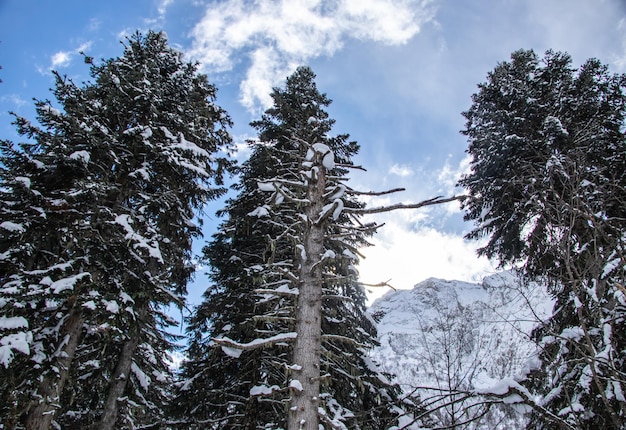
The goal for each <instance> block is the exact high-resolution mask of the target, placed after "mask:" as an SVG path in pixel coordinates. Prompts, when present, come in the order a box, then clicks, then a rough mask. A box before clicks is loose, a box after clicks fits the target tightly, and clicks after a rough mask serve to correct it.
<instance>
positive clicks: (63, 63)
mask: <svg viewBox="0 0 626 430" xmlns="http://www.w3.org/2000/svg"><path fill="white" fill-rule="evenodd" d="M90 47H91V42H86V43H83V44H82V45H80V46H79V47H78V48H76V49H74V50H72V51H58V52H56V53H54V54H52V56H51V57H50V67H49V70H57V69H62V68H66V67H69V65H70V64H71V62H72V59H73V58H74V57H75V56H76V55H78V54H80V53H81V52H85V51H87V50H88V49H89V48H90Z"/></svg>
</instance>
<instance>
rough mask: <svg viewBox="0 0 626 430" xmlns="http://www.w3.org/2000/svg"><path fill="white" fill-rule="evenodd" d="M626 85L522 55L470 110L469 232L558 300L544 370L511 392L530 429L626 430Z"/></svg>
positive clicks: (544, 332)
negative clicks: (522, 402)
mask: <svg viewBox="0 0 626 430" xmlns="http://www.w3.org/2000/svg"><path fill="white" fill-rule="evenodd" d="M625 88H626V76H625V75H612V74H610V73H609V72H608V70H607V67H606V66H604V65H602V64H601V63H600V62H599V61H597V60H593V59H592V60H588V61H587V62H586V63H585V64H583V65H582V66H581V67H580V68H579V69H575V68H573V67H572V65H571V58H570V57H569V55H567V54H564V53H554V52H551V51H548V52H547V53H546V55H545V57H544V58H543V59H539V58H538V57H537V55H536V54H535V53H534V52H533V51H517V52H514V53H513V54H512V59H511V61H510V62H504V63H501V64H499V65H498V66H497V67H496V68H495V69H494V70H493V72H491V73H489V74H488V77H487V82H485V83H483V84H480V85H479V91H478V93H477V94H475V95H474V96H473V104H472V106H471V108H470V109H469V110H468V111H467V112H465V113H464V116H465V117H466V118H467V125H466V128H465V130H464V131H463V132H464V134H465V135H467V136H468V139H469V149H468V152H469V154H470V155H471V156H472V162H471V169H472V170H471V172H470V173H469V174H467V175H465V176H464V177H463V178H462V180H461V181H460V185H462V186H464V187H466V188H467V190H468V193H469V197H468V198H467V199H466V200H465V201H464V207H465V209H466V211H467V212H466V219H468V220H471V221H474V223H475V227H474V229H473V231H472V232H471V233H470V234H469V236H470V237H473V238H477V237H481V236H488V238H489V241H488V243H487V245H486V246H485V247H484V248H482V249H481V251H480V252H481V253H482V254H484V255H487V256H489V257H495V258H497V259H498V260H499V262H500V263H501V264H503V265H504V264H507V263H520V264H521V266H522V269H523V270H524V271H525V273H526V274H527V275H528V276H529V277H530V278H539V279H541V280H542V281H544V282H547V284H548V285H549V288H550V292H551V294H553V296H554V297H555V299H556V305H555V307H554V314H553V316H552V317H551V318H550V319H549V320H548V321H547V322H546V323H545V324H544V325H543V326H541V327H539V328H538V329H537V330H536V331H535V337H536V339H537V343H538V347H539V351H538V358H539V362H537V363H536V369H534V371H533V372H532V373H531V374H530V375H529V377H528V379H527V380H526V381H524V382H523V384H524V387H521V386H517V387H512V388H515V391H516V392H517V394H518V396H520V395H521V397H525V398H526V401H527V402H528V403H529V404H530V406H531V407H532V408H533V410H534V415H533V418H532V422H531V424H530V427H531V428H540V429H544V428H545V429H547V428H556V427H559V428H572V429H573V428H576V429H583V428H584V429H592V428H594V429H595V428H605V429H621V428H624V425H625V423H626V398H625V396H624V391H625V390H626V384H625V382H624V381H626V372H625V370H624V369H625V368H626V367H625V365H626V363H625V360H626V352H625V351H626V343H625V342H626V337H625V336H624V333H625V331H624V328H625V317H626V289H624V282H625V281H626V266H625V264H624V263H625V262H626V255H625V253H624V252H625V249H624V245H625V244H624V239H625V237H626V235H625V233H626V209H625V208H626V206H625V205H624V202H626V175H625V173H624V172H626V146H625V142H626V139H625V138H626V136H625V135H624V126H625V123H624V119H625V114H626V97H625V94H624V90H625ZM528 390H530V391H528ZM507 394H508V393H507ZM535 397H537V398H539V399H540V400H539V402H535V401H533V398H535Z"/></svg>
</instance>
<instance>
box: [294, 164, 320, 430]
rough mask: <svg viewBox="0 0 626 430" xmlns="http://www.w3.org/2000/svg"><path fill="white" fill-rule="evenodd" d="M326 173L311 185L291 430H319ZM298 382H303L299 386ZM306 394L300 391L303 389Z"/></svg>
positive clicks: (297, 325)
mask: <svg viewBox="0 0 626 430" xmlns="http://www.w3.org/2000/svg"><path fill="white" fill-rule="evenodd" d="M325 186H326V177H325V169H324V168H323V167H322V166H321V163H320V164H319V172H318V175H317V180H316V181H315V180H313V179H312V180H311V181H310V182H309V185H308V193H307V194H308V199H309V201H310V202H311V203H310V205H309V206H308V208H307V210H306V215H307V220H308V222H307V231H306V232H305V235H304V243H303V246H304V251H305V252H304V256H303V258H302V263H301V268H300V294H299V296H298V304H297V307H296V333H297V337H296V339H295V343H294V349H293V364H294V365H296V366H300V367H296V369H299V370H293V371H292V378H293V379H292V382H291V383H290V386H291V387H292V390H291V391H292V393H291V402H290V405H289V406H290V412H289V417H288V429H289V430H318V428H319V427H318V426H319V415H318V405H319V394H320V362H321V351H322V264H321V256H322V254H323V253H324V235H325V223H324V222H320V223H316V222H315V220H316V219H317V218H318V217H319V216H320V213H321V211H322V207H323V205H324V200H323V195H324V190H325ZM295 381H299V383H300V384H298V383H297V382H295ZM299 385H301V387H302V390H300V389H299V388H300V386H299Z"/></svg>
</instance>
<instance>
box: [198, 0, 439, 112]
mask: <svg viewBox="0 0 626 430" xmlns="http://www.w3.org/2000/svg"><path fill="white" fill-rule="evenodd" d="M435 11H436V8H435V6H434V1H433V0H359V1H358V2H357V1H353V0H331V1H329V0H325V1H322V0H267V1H254V0H230V1H219V2H217V3H216V2H211V3H209V4H208V8H207V10H206V12H205V14H204V16H203V17H202V19H201V20H200V22H199V23H198V24H197V25H196V26H195V27H194V29H193V30H192V33H191V36H192V38H193V42H192V47H191V50H190V51H189V55H190V56H191V57H193V58H195V59H197V60H198V61H200V63H201V64H202V66H203V68H204V69H205V70H207V71H211V72H218V73H219V72H225V71H230V70H233V69H234V68H235V67H238V66H243V67H245V68H246V72H245V78H244V79H243V81H242V83H241V86H240V101H241V103H242V104H243V105H244V106H245V107H246V108H247V109H248V110H250V111H257V110H259V109H263V108H266V107H268V106H269V105H270V104H271V99H270V97H269V93H270V91H271V89H272V87H273V86H275V85H276V84H278V83H279V82H281V81H282V80H283V79H284V78H285V77H286V76H287V75H288V74H289V73H291V72H292V71H293V70H294V69H295V67H297V66H298V65H300V64H304V63H306V62H307V61H309V60H311V59H314V58H318V57H320V56H332V55H334V54H335V53H337V52H338V51H339V50H341V48H342V47H343V46H344V44H345V43H346V41H348V40H350V39H355V40H360V41H370V42H376V43H382V44H386V45H400V44H405V43H407V42H408V41H409V40H410V39H411V38H412V37H413V36H415V35H416V34H417V33H419V31H420V28H421V26H422V25H423V24H425V23H426V22H429V21H431V20H432V19H433V17H434V14H435Z"/></svg>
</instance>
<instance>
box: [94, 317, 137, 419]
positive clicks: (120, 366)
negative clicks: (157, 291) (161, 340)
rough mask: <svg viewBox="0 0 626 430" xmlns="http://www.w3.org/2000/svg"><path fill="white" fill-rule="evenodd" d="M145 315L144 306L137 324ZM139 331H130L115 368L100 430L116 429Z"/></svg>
mask: <svg viewBox="0 0 626 430" xmlns="http://www.w3.org/2000/svg"><path fill="white" fill-rule="evenodd" d="M145 313H146V310H145V308H144V307H143V306H142V307H141V308H140V309H139V311H138V312H137V321H135V324H139V321H141V320H143V317H144V315H145ZM139 330H140V329H139V328H138V327H135V329H134V330H130V333H129V338H128V339H127V340H126V342H124V346H123V347H122V352H121V354H120V358H119V361H118V362H117V367H116V368H115V372H114V373H113V377H112V378H111V383H110V385H109V392H108V393H107V399H106V402H105V403H104V409H103V411H102V418H101V419H100V423H99V424H98V429H99V430H112V429H114V428H115V422H116V421H117V415H118V411H119V406H118V399H119V398H120V397H122V396H123V395H124V390H125V389H126V384H127V383H128V378H130V372H131V366H132V364H133V357H134V356H135V351H137V346H138V345H139Z"/></svg>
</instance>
